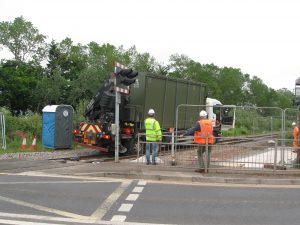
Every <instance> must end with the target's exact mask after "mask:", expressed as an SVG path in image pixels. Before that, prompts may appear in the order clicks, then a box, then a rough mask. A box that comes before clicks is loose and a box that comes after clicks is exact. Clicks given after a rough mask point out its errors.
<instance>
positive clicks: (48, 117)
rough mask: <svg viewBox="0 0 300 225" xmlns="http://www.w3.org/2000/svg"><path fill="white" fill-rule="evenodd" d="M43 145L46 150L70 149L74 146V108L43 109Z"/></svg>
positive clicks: (63, 106)
mask: <svg viewBox="0 0 300 225" xmlns="http://www.w3.org/2000/svg"><path fill="white" fill-rule="evenodd" d="M42 111H43V116H42V120H43V124H42V143H43V146H44V147H45V148H52V149H56V148H70V147H71V145H72V119H73V112H74V110H73V107H72V106H70V105H47V106H45V107H44V108H43V110H42Z"/></svg>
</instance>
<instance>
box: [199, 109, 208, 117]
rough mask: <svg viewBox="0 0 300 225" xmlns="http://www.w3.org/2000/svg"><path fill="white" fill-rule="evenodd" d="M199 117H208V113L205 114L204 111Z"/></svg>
mask: <svg viewBox="0 0 300 225" xmlns="http://www.w3.org/2000/svg"><path fill="white" fill-rule="evenodd" d="M199 116H200V117H207V112H205V111H204V110H202V111H201V112H200V113H199Z"/></svg>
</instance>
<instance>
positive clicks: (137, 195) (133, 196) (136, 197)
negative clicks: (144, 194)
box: [126, 194, 140, 201]
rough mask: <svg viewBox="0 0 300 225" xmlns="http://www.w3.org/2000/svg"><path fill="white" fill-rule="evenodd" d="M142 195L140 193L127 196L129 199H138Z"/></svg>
mask: <svg viewBox="0 0 300 225" xmlns="http://www.w3.org/2000/svg"><path fill="white" fill-rule="evenodd" d="M139 196H140V195H139V194H129V195H128V197H127V198H126V200H127V201H136V200H137V199H138V197H139Z"/></svg>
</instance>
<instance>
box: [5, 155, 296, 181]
mask: <svg viewBox="0 0 300 225" xmlns="http://www.w3.org/2000/svg"><path fill="white" fill-rule="evenodd" d="M195 166H196V165H195ZM195 169H196V168H183V167H179V166H176V165H175V166H172V165H166V164H163V163H161V164H160V163H159V164H158V165H146V164H145V163H141V162H139V163H137V162H135V161H134V160H130V159H124V160H120V161H119V162H114V161H103V160H101V159H99V160H87V159H84V158H83V159H80V158H79V159H78V158H77V159H76V158H75V159H73V160H72V159H71V160H65V159H59V158H56V159H51V160H48V159H35V160H33V159H24V157H20V158H19V159H7V160H0V173H2V174H3V173H7V174H28V175H29V174H39V173H40V174H44V175H49V174H58V175H72V176H89V177H111V178H126V179H145V180H155V181H164V182H180V183H218V184H253V185H300V170H298V169H294V170H277V171H276V172H275V173H274V171H273V170H272V169H268V170H255V171H254V170H243V169H239V170H238V169H237V170H234V169H230V170H225V169H223V168H211V169H210V170H209V171H208V173H198V172H195Z"/></svg>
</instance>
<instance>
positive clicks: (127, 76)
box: [115, 62, 138, 94]
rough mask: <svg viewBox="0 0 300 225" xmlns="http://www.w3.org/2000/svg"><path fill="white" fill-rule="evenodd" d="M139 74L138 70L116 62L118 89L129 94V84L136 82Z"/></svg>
mask: <svg viewBox="0 0 300 225" xmlns="http://www.w3.org/2000/svg"><path fill="white" fill-rule="evenodd" d="M137 76H138V72H136V71H133V70H132V69H130V68H127V67H126V66H124V65H122V64H120V63H118V62H115V78H116V91H119V92H123V93H126V94H128V93H129V86H130V85H132V84H134V83H135V81H136V79H137Z"/></svg>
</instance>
